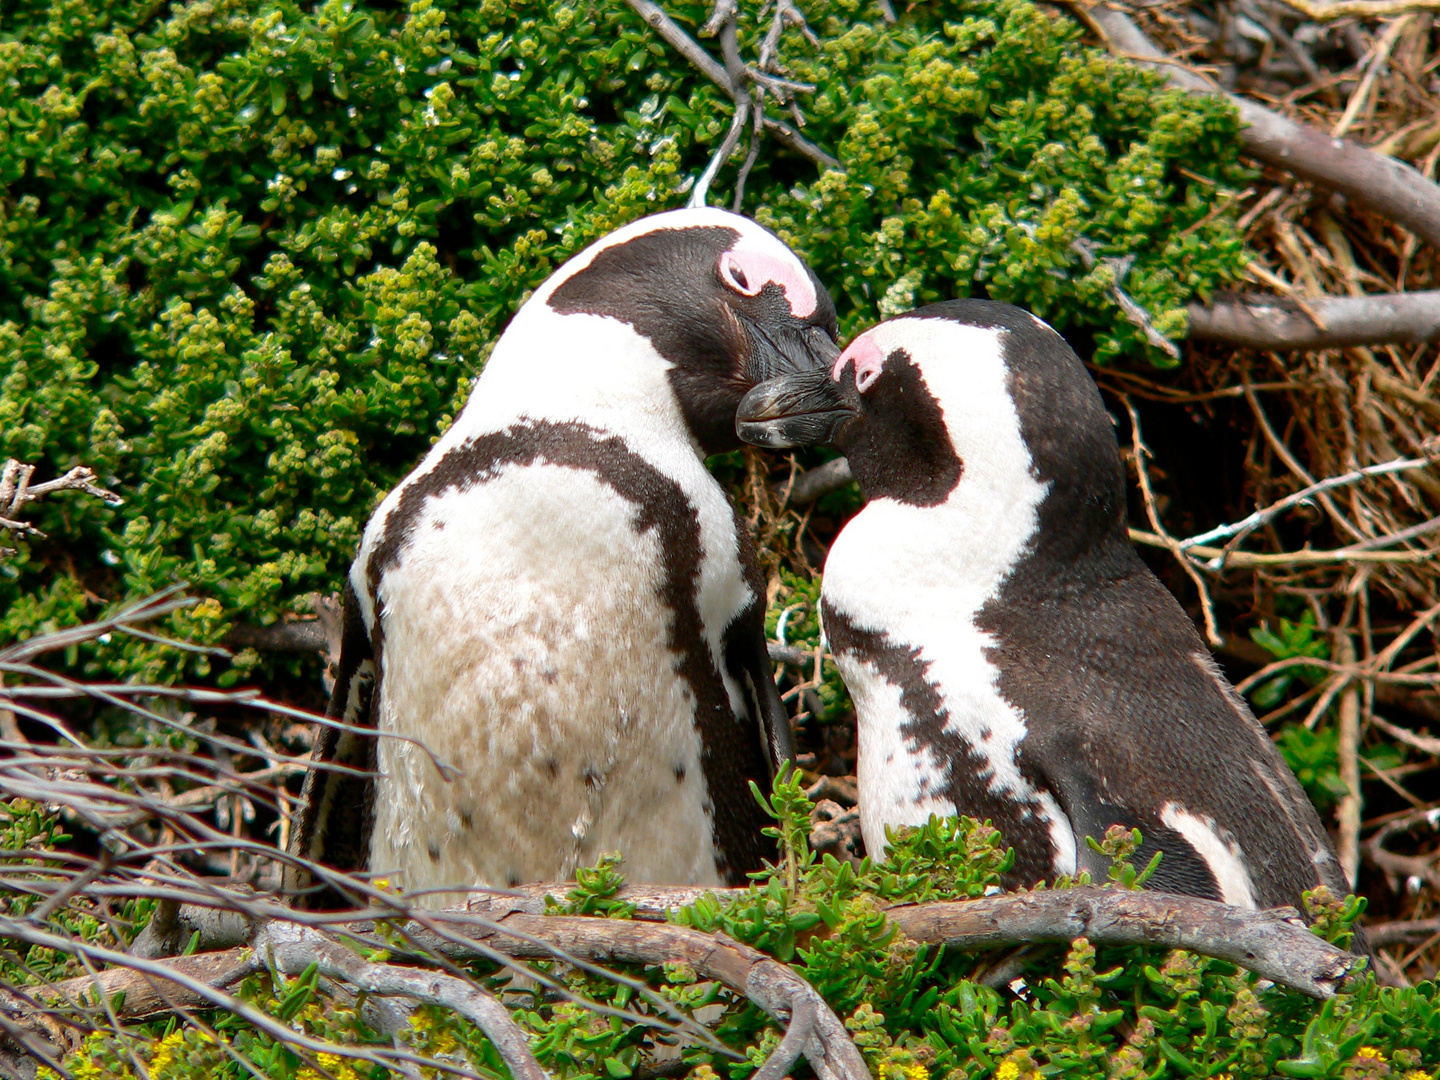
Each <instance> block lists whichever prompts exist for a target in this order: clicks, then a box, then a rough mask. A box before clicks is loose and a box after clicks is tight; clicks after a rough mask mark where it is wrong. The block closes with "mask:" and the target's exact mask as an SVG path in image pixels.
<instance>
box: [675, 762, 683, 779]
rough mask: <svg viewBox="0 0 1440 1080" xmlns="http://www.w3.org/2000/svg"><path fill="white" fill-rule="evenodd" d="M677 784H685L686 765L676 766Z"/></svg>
mask: <svg viewBox="0 0 1440 1080" xmlns="http://www.w3.org/2000/svg"><path fill="white" fill-rule="evenodd" d="M675 782H676V783H677V784H683V783H684V782H685V766H684V765H676V766H675Z"/></svg>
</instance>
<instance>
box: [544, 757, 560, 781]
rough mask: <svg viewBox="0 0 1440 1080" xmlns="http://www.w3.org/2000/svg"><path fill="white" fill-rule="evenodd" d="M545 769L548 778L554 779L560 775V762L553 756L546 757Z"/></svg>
mask: <svg viewBox="0 0 1440 1080" xmlns="http://www.w3.org/2000/svg"><path fill="white" fill-rule="evenodd" d="M545 771H546V772H547V773H549V774H550V779H551V780H554V779H555V777H557V776H559V775H560V762H558V761H556V760H555V759H554V758H553V757H552V758H546V759H545Z"/></svg>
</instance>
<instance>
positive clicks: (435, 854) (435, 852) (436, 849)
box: [425, 840, 440, 862]
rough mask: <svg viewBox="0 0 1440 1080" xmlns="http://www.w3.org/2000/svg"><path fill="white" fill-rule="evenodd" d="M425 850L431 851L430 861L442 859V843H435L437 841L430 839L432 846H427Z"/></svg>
mask: <svg viewBox="0 0 1440 1080" xmlns="http://www.w3.org/2000/svg"><path fill="white" fill-rule="evenodd" d="M425 850H426V851H428V852H429V853H430V861H431V862H439V861H440V845H439V844H437V843H435V841H433V840H432V841H430V846H429V847H428V848H426V849H425Z"/></svg>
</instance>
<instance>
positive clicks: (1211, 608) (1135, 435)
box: [1120, 394, 1225, 649]
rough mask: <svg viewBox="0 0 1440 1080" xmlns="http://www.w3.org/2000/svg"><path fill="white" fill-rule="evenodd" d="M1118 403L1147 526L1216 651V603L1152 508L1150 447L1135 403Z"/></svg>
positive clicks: (1221, 638) (1220, 638)
mask: <svg viewBox="0 0 1440 1080" xmlns="http://www.w3.org/2000/svg"><path fill="white" fill-rule="evenodd" d="M1120 400H1121V401H1123V402H1124V403H1125V410H1126V412H1128V413H1129V414H1130V445H1131V448H1132V450H1133V452H1134V457H1135V472H1136V474H1137V475H1138V477H1139V479H1140V493H1141V495H1142V496H1144V499H1145V516H1146V517H1148V518H1149V519H1150V527H1151V528H1153V529H1154V530H1155V533H1156V535H1157V536H1159V537H1160V538H1161V539H1162V540H1163V541H1164V542H1165V546H1166V547H1167V548H1169V549H1170V553H1171V554H1172V555H1174V556H1175V561H1176V562H1178V563H1179V564H1180V567H1181V569H1182V570H1184V571H1185V574H1186V576H1187V577H1189V579H1190V580H1191V581H1192V582H1194V584H1195V588H1196V591H1198V592H1199V594H1200V610H1201V612H1202V613H1203V615H1204V617H1205V637H1206V639H1207V640H1208V641H1209V642H1210V645H1211V647H1213V648H1217V649H1218V648H1219V647H1220V646H1221V645H1223V644H1224V643H1225V638H1224V636H1223V635H1222V634H1221V633H1220V628H1219V627H1218V626H1217V625H1216V622H1215V603H1214V601H1213V600H1211V599H1210V590H1209V589H1208V588H1207V587H1206V585H1205V579H1204V578H1202V577H1201V576H1200V573H1199V571H1197V570H1196V569H1195V567H1194V566H1193V565H1192V564H1191V562H1190V559H1189V558H1187V557H1186V555H1185V551H1184V549H1183V548H1181V546H1180V542H1179V541H1178V540H1176V539H1175V538H1174V537H1173V536H1171V535H1170V534H1169V533H1167V532H1166V531H1165V526H1164V525H1163V524H1161V522H1160V511H1159V510H1158V509H1157V508H1156V506H1155V493H1154V492H1153V491H1152V490H1151V489H1150V470H1149V469H1147V468H1146V467H1145V459H1146V458H1147V457H1148V456H1149V455H1150V448H1149V447H1147V446H1146V445H1145V442H1144V440H1143V439H1142V438H1141V435H1140V414H1139V413H1138V412H1136V411H1135V404H1134V402H1132V401H1131V400H1130V398H1129V396H1128V395H1126V394H1122V395H1121V396H1120Z"/></svg>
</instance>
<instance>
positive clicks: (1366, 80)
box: [1327, 5, 1411, 139]
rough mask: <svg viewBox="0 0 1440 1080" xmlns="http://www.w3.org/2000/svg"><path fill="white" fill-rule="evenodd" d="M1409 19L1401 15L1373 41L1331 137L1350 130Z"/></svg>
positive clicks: (1368, 98) (1337, 136)
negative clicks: (1355, 84) (1371, 48)
mask: <svg viewBox="0 0 1440 1080" xmlns="http://www.w3.org/2000/svg"><path fill="white" fill-rule="evenodd" d="M1327 6H1328V5H1327ZM1410 19H1411V16H1409V15H1402V16H1401V17H1400V18H1398V19H1396V20H1395V21H1394V22H1392V23H1391V24H1390V25H1389V26H1388V27H1386V29H1385V33H1383V34H1381V35H1380V40H1379V41H1377V42H1376V43H1375V48H1374V49H1373V50H1371V53H1370V59H1369V60H1368V61H1367V62H1366V65H1365V74H1364V76H1363V77H1362V78H1361V79H1360V85H1359V86H1357V87H1356V88H1355V92H1354V93H1353V94H1351V95H1350V101H1349V102H1348V103H1347V104H1346V106H1345V112H1344V113H1343V114H1341V116H1340V119H1339V120H1338V121H1336V123H1335V127H1334V128H1333V129H1332V130H1331V132H1330V134H1331V135H1332V136H1333V137H1335V138H1337V139H1338V138H1340V137H1341V136H1342V135H1344V134H1345V133H1346V132H1347V131H1349V130H1350V125H1351V124H1353V123H1355V118H1356V117H1357V116H1359V115H1360V110H1361V109H1363V108H1364V107H1365V103H1366V102H1367V101H1369V100H1370V91H1372V90H1374V89H1375V80H1376V79H1377V78H1379V76H1380V72H1381V71H1383V70H1384V68H1385V64H1386V62H1387V61H1389V59H1390V53H1391V51H1392V50H1393V49H1394V48H1395V43H1396V42H1397V41H1399V40H1400V35H1401V34H1403V33H1404V32H1405V28H1406V27H1407V26H1409V25H1410Z"/></svg>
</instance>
